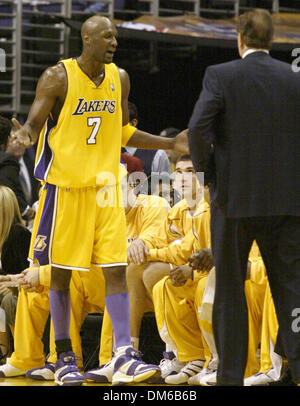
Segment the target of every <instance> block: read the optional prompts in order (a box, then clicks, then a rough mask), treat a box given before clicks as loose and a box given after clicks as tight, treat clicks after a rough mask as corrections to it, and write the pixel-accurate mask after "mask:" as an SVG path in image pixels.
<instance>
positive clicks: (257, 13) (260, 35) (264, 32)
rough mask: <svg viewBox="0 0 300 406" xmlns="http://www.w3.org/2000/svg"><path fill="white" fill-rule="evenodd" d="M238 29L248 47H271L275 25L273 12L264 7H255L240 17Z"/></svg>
mask: <svg viewBox="0 0 300 406" xmlns="http://www.w3.org/2000/svg"><path fill="white" fill-rule="evenodd" d="M237 31H238V33H240V34H241V36H242V37H243V39H244V41H245V44H246V45H247V47H248V48H255V49H270V48H271V46H272V42H273V35H274V27H273V21H272V17H271V14H270V13H269V11H267V10H264V9H254V10H250V11H247V12H246V13H244V14H241V15H240V16H239V17H238V22H237Z"/></svg>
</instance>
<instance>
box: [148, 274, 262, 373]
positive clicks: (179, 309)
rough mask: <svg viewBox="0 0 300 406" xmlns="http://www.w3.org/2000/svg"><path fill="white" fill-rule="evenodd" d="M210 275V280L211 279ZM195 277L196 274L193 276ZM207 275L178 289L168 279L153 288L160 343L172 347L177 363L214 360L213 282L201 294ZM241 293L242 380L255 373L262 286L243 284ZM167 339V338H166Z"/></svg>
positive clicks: (215, 353)
mask: <svg viewBox="0 0 300 406" xmlns="http://www.w3.org/2000/svg"><path fill="white" fill-rule="evenodd" d="M213 272H214V270H213V271H212V273H211V274H210V280H211V279H212V277H213V276H214V273H213ZM196 275H197V274H196ZM207 279H208V276H207V274H199V276H198V277H197V276H196V277H195V279H194V280H193V281H191V280H189V281H187V282H186V284H185V285H184V286H182V287H174V286H173V285H172V283H171V281H170V279H169V278H168V277H166V278H163V279H162V280H161V281H160V282H158V283H157V284H156V285H155V286H154V289H153V303H154V308H155V316H156V321H157V326H158V330H159V333H160V336H161V338H162V339H163V341H165V342H166V343H168V340H170V338H171V342H170V344H172V343H173V345H174V344H175V346H176V348H177V353H178V359H179V361H182V362H184V361H190V360H195V359H205V360H206V363H205V367H206V366H207V365H208V362H209V361H210V359H211V358H212V356H213V357H214V358H215V357H217V351H216V348H215V343H214V337H213V329H212V306H213V298H214V283H210V284H209V285H210V286H209V289H210V290H209V291H207V290H206V291H205V289H206V284H207ZM245 294H246V298H247V303H248V314H249V343H248V360H247V366H246V370H245V377H248V376H250V375H253V374H254V373H256V372H258V371H259V360H258V359H257V356H256V353H257V348H258V345H259V342H260V336H261V320H262V309H263V303H264V286H261V285H258V284H256V283H254V282H252V281H246V283H245ZM168 336H169V337H170V338H168Z"/></svg>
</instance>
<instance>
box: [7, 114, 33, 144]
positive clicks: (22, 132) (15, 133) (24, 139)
mask: <svg viewBox="0 0 300 406" xmlns="http://www.w3.org/2000/svg"><path fill="white" fill-rule="evenodd" d="M11 122H12V123H13V126H14V128H13V129H12V131H11V138H12V141H13V143H15V144H17V145H20V146H22V147H24V148H29V147H31V146H32V145H33V143H32V142H31V141H32V140H31V137H30V134H29V133H28V131H27V130H26V129H25V128H24V127H22V126H21V124H20V123H19V121H18V120H17V119H16V118H12V120H11Z"/></svg>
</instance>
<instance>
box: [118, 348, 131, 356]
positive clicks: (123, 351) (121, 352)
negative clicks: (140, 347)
mask: <svg viewBox="0 0 300 406" xmlns="http://www.w3.org/2000/svg"><path fill="white" fill-rule="evenodd" d="M127 348H131V345H123V346H122V347H118V348H116V350H115V357H118V356H119V355H121V354H124V353H125V351H126V350H127Z"/></svg>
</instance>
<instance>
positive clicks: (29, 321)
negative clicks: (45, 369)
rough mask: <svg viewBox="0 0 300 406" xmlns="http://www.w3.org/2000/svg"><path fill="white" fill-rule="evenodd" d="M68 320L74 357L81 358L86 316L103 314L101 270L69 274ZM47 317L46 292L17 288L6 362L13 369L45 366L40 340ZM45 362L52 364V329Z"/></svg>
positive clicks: (103, 299)
mask: <svg viewBox="0 0 300 406" xmlns="http://www.w3.org/2000/svg"><path fill="white" fill-rule="evenodd" d="M70 297H71V318H70V337H71V341H72V348H73V351H74V353H75V355H76V356H78V357H79V358H81V360H79V361H78V366H79V367H82V350H81V338H80V329H81V326H82V323H83V321H84V318H85V316H86V315H87V314H88V313H103V311H104V302H105V282H104V276H103V273H102V270H101V269H99V268H91V270H90V271H89V272H80V271H72V278H71V282H70ZM48 316H49V289H48V288H44V290H43V292H42V293H37V292H28V293H26V292H25V291H24V290H23V289H20V291H19V296H18V304H17V312H16V323H15V334H14V352H13V354H12V356H11V358H10V359H9V363H10V364H11V365H13V366H15V367H17V368H21V369H25V370H28V369H32V368H37V367H40V366H42V365H44V363H45V358H44V351H43V350H44V348H43V343H42V337H43V333H44V328H45V324H46V321H47V319H48ZM51 324H52V323H51ZM48 362H53V363H55V362H56V352H55V341H54V334H53V328H51V333H50V357H49V358H48Z"/></svg>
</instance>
